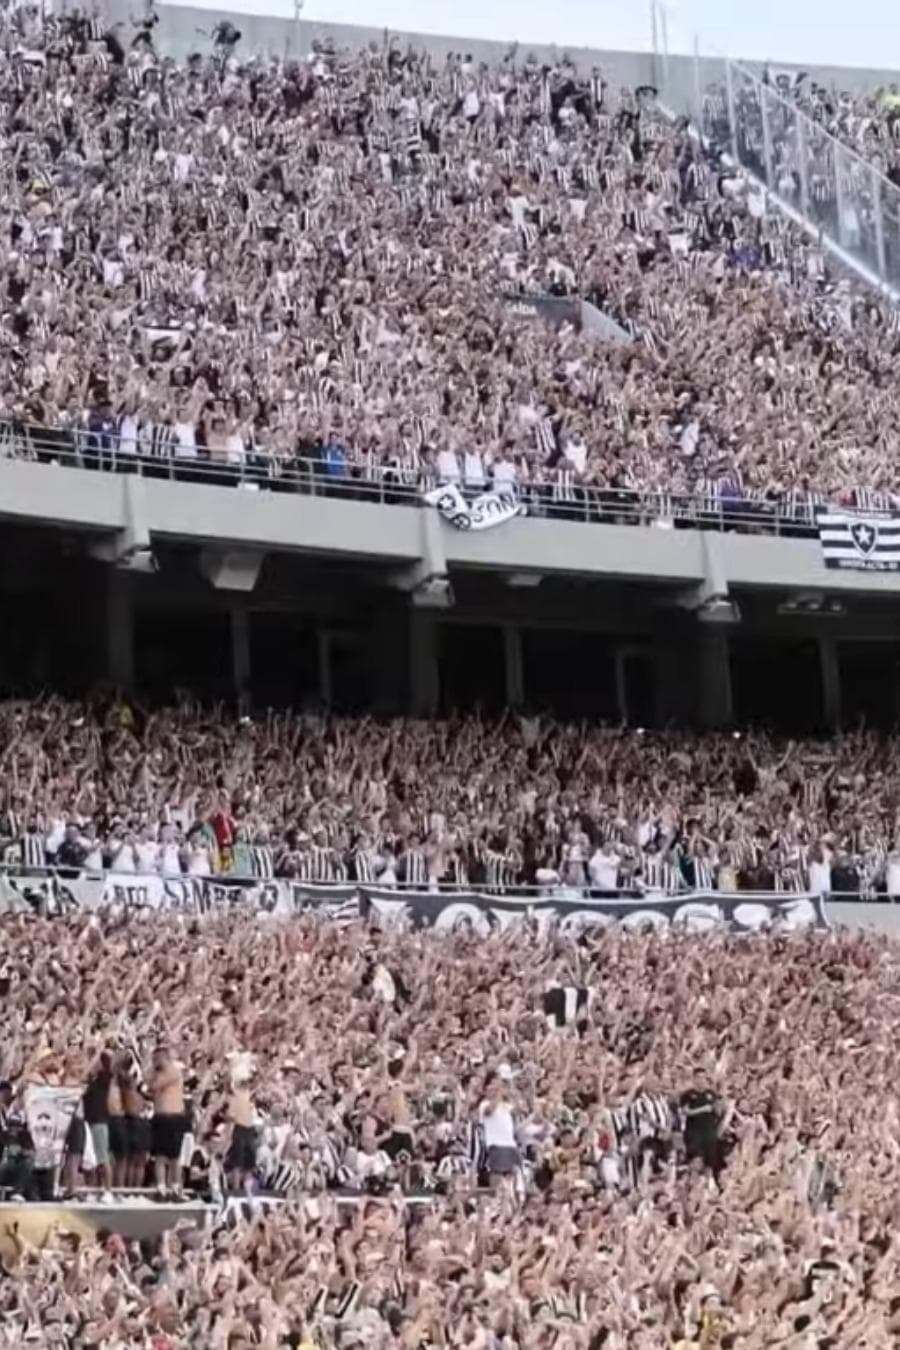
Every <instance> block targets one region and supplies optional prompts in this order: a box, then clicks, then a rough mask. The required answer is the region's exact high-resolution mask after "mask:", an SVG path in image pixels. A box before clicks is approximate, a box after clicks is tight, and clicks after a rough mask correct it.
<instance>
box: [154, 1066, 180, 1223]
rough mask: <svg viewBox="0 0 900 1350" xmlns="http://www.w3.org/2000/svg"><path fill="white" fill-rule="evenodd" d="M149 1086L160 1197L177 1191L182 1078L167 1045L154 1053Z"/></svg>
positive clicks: (155, 1167) (155, 1164) (155, 1165)
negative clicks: (151, 1099)
mask: <svg viewBox="0 0 900 1350" xmlns="http://www.w3.org/2000/svg"><path fill="white" fill-rule="evenodd" d="M148 1087H149V1088H150V1095H151V1097H152V1098H153V1120H152V1122H151V1139H152V1147H153V1168H154V1172H155V1174H156V1189H157V1192H158V1194H159V1195H160V1197H168V1196H173V1195H180V1193H181V1144H182V1140H183V1139H184V1134H185V1115H184V1078H183V1076H182V1073H181V1069H180V1068H179V1067H178V1065H177V1064H176V1063H175V1060H174V1059H173V1057H172V1053H171V1051H170V1050H169V1049H168V1048H167V1047H166V1046H159V1047H158V1048H157V1050H156V1051H155V1053H154V1055H153V1068H152V1070H151V1072H150V1075H149V1078H148Z"/></svg>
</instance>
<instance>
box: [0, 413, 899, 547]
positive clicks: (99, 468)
mask: <svg viewBox="0 0 900 1350" xmlns="http://www.w3.org/2000/svg"><path fill="white" fill-rule="evenodd" d="M3 458H6V459H11V460H26V461H30V462H32V463H39V464H44V465H48V466H66V467H69V468H78V469H83V470H86V471H92V472H100V473H115V474H127V473H132V474H138V475H141V476H143V477H145V478H149V479H162V480H168V481H177V482H181V483H193V484H203V485H205V486H207V487H221V488H227V489H231V490H234V489H237V490H243V491H250V492H278V493H300V494H303V495H309V496H322V497H334V498H340V499H341V500H344V501H358V502H370V503H376V504H380V505H386V506H421V505H423V501H422V493H423V491H425V490H427V489H428V488H431V487H435V486H437V485H438V484H439V483H441V482H443V481H446V480H443V479H439V478H438V477H436V476H435V475H434V473H433V472H432V471H428V470H423V471H421V472H420V473H419V474H418V475H415V476H410V475H408V474H406V473H403V472H401V471H400V470H399V469H394V468H392V467H391V466H390V465H370V464H367V463H365V462H355V461H353V460H352V459H349V458H348V459H347V460H346V462H344V463H343V464H341V465H340V466H338V465H334V464H329V463H328V461H327V460H326V459H324V458H310V457H305V456H303V455H291V456H282V455H276V454H272V453H267V452H264V451H253V450H249V451H247V452H246V453H245V454H244V455H243V456H242V457H241V459H240V461H239V462H236V463H227V462H225V461H224V460H222V461H220V460H216V459H215V458H213V457H211V456H210V455H209V454H208V453H207V452H205V451H203V450H201V451H199V453H198V455H197V457H195V458H193V457H192V458H189V457H187V456H179V455H178V454H177V452H176V453H172V454H167V455H165V456H157V455H148V454H142V453H138V449H137V447H124V446H123V445H122V443H121V442H120V441H119V439H118V438H117V437H113V436H110V437H108V438H106V439H104V438H103V437H101V436H98V435H95V434H92V433H89V432H86V431H84V430H83V429H81V428H70V429H68V430H65V431H63V430H61V431H58V432H48V431H46V430H40V431H39V430H35V429H32V428H30V427H25V426H23V427H20V428H19V429H17V430H16V432H15V433H14V434H12V435H7V437H6V438H5V439H2V440H0V462H2V460H3ZM459 486H460V487H461V489H462V491H463V492H464V493H466V494H471V495H472V496H476V495H478V494H479V493H481V492H484V491H485V490H487V489H489V488H490V487H491V482H490V481H486V482H483V483H466V482H465V481H463V482H460V484H459ZM502 486H503V488H504V490H507V491H508V490H509V489H510V487H511V486H512V487H513V488H514V490H515V491H516V493H517V495H518V497H519V499H520V500H521V502H522V503H523V504H524V506H525V507H526V513H527V515H529V516H531V517H533V518H537V519H547V520H566V521H575V522H581V523H586V524H614V525H644V526H655V527H657V528H660V529H700V530H717V531H739V532H743V533H753V534H774V535H781V536H788V537H794V538H813V537H815V536H816V535H817V524H816V514H817V511H818V510H820V509H822V508H823V507H825V506H826V505H829V504H828V503H826V502H825V501H824V500H821V499H819V498H812V497H810V498H809V500H808V501H802V500H798V494H786V495H785V496H784V497H783V498H780V497H775V496H769V497H766V498H754V497H750V496H748V497H741V496H733V497H732V496H729V497H722V498H719V499H715V498H713V497H711V496H710V494H708V493H704V494H702V495H701V494H691V493H677V492H660V491H656V490H652V489H650V490H648V489H642V488H637V487H630V486H622V487H597V486H594V485H593V484H588V483H584V484H574V485H569V486H566V487H565V488H563V487H561V486H560V484H558V483H554V482H552V481H546V482H531V483H522V484H512V485H511V484H509V483H508V482H504V483H503V484H502ZM848 495H849V496H850V497H851V498H852V497H853V494H848ZM830 505H832V506H833V507H834V509H845V510H849V511H853V510H855V509H860V510H863V511H864V512H865V515H866V516H890V515H892V514H893V513H892V512H891V511H889V510H879V509H877V508H872V507H871V506H869V505H868V504H866V503H865V502H864V501H863V504H861V505H860V506H859V507H858V508H857V506H856V504H855V500H850V501H847V502H844V503H840V504H838V503H832V504H830Z"/></svg>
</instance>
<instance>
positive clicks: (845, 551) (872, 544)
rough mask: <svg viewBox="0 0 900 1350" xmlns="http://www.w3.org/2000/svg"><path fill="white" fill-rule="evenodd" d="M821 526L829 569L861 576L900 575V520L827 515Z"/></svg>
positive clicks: (826, 562) (820, 539) (820, 533)
mask: <svg viewBox="0 0 900 1350" xmlns="http://www.w3.org/2000/svg"><path fill="white" fill-rule="evenodd" d="M818 525H819V542H820V543H821V545H822V554H823V557H824V559H825V566H826V567H837V568H843V569H850V570H853V571H861V572H896V571H900V516H880V517H879V516H855V515H841V514H838V513H836V512H831V511H823V512H821V513H820V514H819V517H818Z"/></svg>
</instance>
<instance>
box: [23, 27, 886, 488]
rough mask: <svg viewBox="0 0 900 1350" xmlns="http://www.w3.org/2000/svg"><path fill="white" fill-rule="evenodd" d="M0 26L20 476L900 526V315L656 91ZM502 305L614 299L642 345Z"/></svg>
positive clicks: (618, 314) (514, 73)
mask: <svg viewBox="0 0 900 1350" xmlns="http://www.w3.org/2000/svg"><path fill="white" fill-rule="evenodd" d="M0 23H2V25H3V26H4V27H5V29H6V32H7V36H8V39H9V40H8V41H7V43H6V44H5V46H4V49H3V51H2V53H0V92H2V100H0V102H2V124H0V135H2V139H3V148H4V154H3V163H2V166H0V174H2V188H3V198H2V210H0V234H2V235H3V236H5V237H6V238H7V240H8V246H7V251H6V258H5V262H4V275H3V277H2V278H0V285H2V287H3V289H4V292H5V295H4V303H3V307H2V317H0V405H2V409H3V411H4V412H5V415H6V417H5V422H4V427H5V431H4V437H3V440H4V444H5V447H6V449H7V450H8V452H9V453H25V454H32V455H35V456H37V457H38V458H43V459H54V458H60V457H62V456H63V455H64V454H65V453H66V452H67V451H68V452H73V453H77V454H78V456H80V457H81V459H82V460H83V462H85V463H92V464H100V465H109V466H111V465H112V464H113V462H117V463H119V464H120V465H122V466H124V467H129V466H132V467H133V466H134V465H135V464H136V463H137V461H138V459H139V458H141V459H143V460H144V461H145V463H148V464H149V465H150V469H151V471H153V468H154V466H155V468H156V470H157V471H159V472H165V471H168V467H169V466H170V465H172V464H174V465H176V466H177V467H178V468H179V471H182V472H184V473H185V474H187V475H188V476H191V475H192V474H195V473H197V472H199V471H200V470H203V471H205V472H216V473H220V474H222V475H223V476H227V475H229V474H233V473H241V472H242V473H245V474H247V475H249V476H250V477H251V479H254V480H255V481H257V482H262V481H265V482H274V483H276V484H278V483H284V482H286V480H287V479H288V478H289V477H290V471H291V469H292V468H294V467H296V464H297V462H298V456H299V457H300V458H301V459H303V461H304V463H305V462H306V461H305V457H306V456H312V457H313V458H314V460H315V462H316V465H317V469H316V472H319V473H321V474H322V475H323V476H326V477H327V478H329V479H331V480H332V481H335V482H339V481H341V480H345V479H347V478H350V477H352V476H354V475H358V476H362V477H365V478H367V479H372V478H374V479H376V480H378V481H380V482H384V481H387V482H389V483H395V484H406V485H411V484H416V485H422V484H424V485H428V484H433V483H434V482H436V481H447V482H460V483H462V484H463V485H465V486H466V487H468V488H471V489H473V490H476V489H478V488H481V487H483V486H484V485H485V484H487V483H491V482H493V483H500V484H504V485H506V484H509V483H516V484H518V485H520V486H522V487H524V488H526V489H527V488H528V487H529V486H530V485H533V484H535V483H543V484H547V485H549V487H550V488H552V489H554V490H555V491H556V492H557V494H558V495H560V496H561V497H566V496H567V495H568V494H570V493H577V492H579V491H581V490H582V489H584V488H595V489H597V490H603V491H610V490H612V491H616V490H619V491H626V490H638V489H645V490H650V491H656V492H659V493H664V494H666V495H667V496H668V495H669V494H677V493H687V494H689V495H690V496H691V497H692V498H695V499H697V500H698V501H702V502H703V503H709V502H714V503H716V502H726V503H727V502H732V503H733V502H735V501H746V502H778V503H788V504H789V505H791V508H792V510H796V511H800V510H802V509H808V508H809V505H810V503H811V502H815V501H816V500H819V499H820V498H821V497H822V496H823V495H824V496H828V497H830V498H833V499H838V500H852V501H856V500H857V499H858V498H859V499H860V500H861V504H862V505H869V506H871V505H889V504H890V503H891V501H892V500H893V498H892V495H891V494H892V493H893V491H894V489H895V487H896V483H895V474H894V468H893V462H894V457H895V440H896V433H895V431H894V425H895V422H896V418H895V416H894V412H895V409H894V393H893V367H894V363H895V347H896V335H895V333H894V324H893V312H892V311H890V310H888V309H885V308H881V307H879V306H878V305H877V304H876V303H875V302H874V301H873V300H871V299H870V298H868V297H866V296H865V295H863V294H857V293H855V292H853V291H851V290H850V289H849V287H847V286H846V285H845V283H843V282H837V281H834V280H833V279H829V278H828V277H827V275H826V272H825V268H824V264H823V261H822V258H821V256H820V253H819V251H818V249H817V248H816V247H815V246H814V245H813V244H812V243H811V242H810V241H809V239H808V238H807V237H806V236H803V235H800V234H797V233H796V232H794V230H793V227H791V226H790V225H789V224H788V223H787V222H786V221H785V220H784V219H783V218H782V217H780V216H778V215H777V214H766V212H765V210H764V203H763V201H762V199H761V198H760V197H759V196H757V195H756V194H755V193H754V192H753V191H749V190H748V188H747V184H746V183H745V182H744V180H743V179H742V178H741V177H740V175H739V174H736V173H734V172H731V171H729V170H727V169H724V168H722V167H721V165H720V164H719V163H717V162H716V160H715V158H714V157H713V158H711V157H710V156H709V155H708V154H707V152H706V150H705V149H704V148H703V147H702V146H701V144H700V142H699V141H698V139H697V138H696V136H695V135H694V134H693V132H692V131H691V130H690V128H688V126H687V125H686V123H684V122H680V123H677V124H676V125H671V124H670V123H668V122H667V121H665V120H664V119H663V118H662V117H661V116H660V115H659V113H658V111H657V109H656V104H655V100H654V98H653V91H652V90H649V89H644V90H638V91H637V92H629V91H624V90H623V91H611V90H610V89H609V88H608V87H607V86H606V84H605V82H604V79H603V76H602V73H601V72H600V71H595V72H593V74H591V75H588V74H587V73H586V72H582V73H578V72H577V71H576V70H575V68H574V67H573V66H572V65H571V64H570V63H569V62H568V61H567V59H565V58H560V59H559V60H558V61H557V62H556V63H555V64H552V65H549V66H541V65H540V64H538V62H537V61H536V60H535V59H534V58H532V57H530V56H529V55H528V54H527V53H524V52H518V51H512V52H511V53H510V55H509V56H508V58H507V59H506V60H505V61H504V62H501V63H500V64H498V65H497V66H495V67H492V68H488V67H485V66H481V65H478V64H476V63H474V62H473V61H472V60H471V59H470V58H469V57H468V56H467V55H466V54H465V52H464V51H461V52H460V53H458V54H455V55H453V56H451V57H449V58H448V59H447V60H446V62H445V63H443V64H436V63H435V62H433V61H432V60H431V59H430V58H429V56H428V55H426V54H424V53H421V52H415V51H407V50H405V49H401V48H400V47H398V46H397V45H396V44H392V43H387V44H385V45H384V46H378V47H377V48H371V49H367V50H364V51H356V52H348V51H341V50H333V49H331V48H330V47H328V46H327V45H325V46H321V47H318V48H317V49H316V50H315V51H314V52H313V54H312V56H311V58H310V59H309V61H306V62H303V63H291V62H285V61H281V60H278V59H271V60H269V59H263V58H254V59H252V60H248V61H241V60H240V45H239V43H238V44H237V46H236V47H235V46H232V47H231V48H230V49H229V50H228V51H225V50H223V47H222V44H221V43H219V44H217V46H216V50H215V51H214V52H213V53H212V54H210V55H207V56H198V57H196V58H194V59H192V60H190V61H189V62H188V63H187V64H186V65H185V66H182V67H178V66H177V65H176V64H175V63H173V62H172V61H171V60H167V59H162V58H161V57H160V56H159V55H158V54H157V52H156V51H155V49H154V45H153V30H152V27H150V28H149V29H147V28H141V29H139V30H138V31H137V32H136V34H135V35H134V36H133V35H132V34H131V33H127V32H125V31H124V30H123V29H114V30H111V31H110V32H108V33H106V35H105V36H104V35H103V31H102V26H98V25H96V24H93V23H91V22H90V21H88V20H87V19H85V18H83V17H82V16H79V15H77V14H76V15H74V16H63V17H58V16H54V15H52V14H49V15H46V16H43V17H42V16H40V15H39V14H38V13H37V12H36V11H35V10H33V9H30V8H28V7H20V8H18V9H16V10H5V11H4V13H3V15H2V16H0ZM229 52H230V54H229ZM510 291H512V292H521V291H528V292H533V291H539V292H544V291H551V292H555V293H573V294H576V295H580V296H583V297H588V298H590V299H591V300H592V301H593V302H595V304H596V305H597V306H599V307H600V308H601V309H603V310H605V311H606V313H607V314H608V315H610V316H612V317H613V318H615V319H616V320H617V321H618V322H619V323H620V324H621V325H622V326H623V327H624V328H625V329H626V330H627V331H628V332H629V333H631V334H632V335H633V336H634V337H635V338H636V339H637V340H636V341H634V342H632V343H627V344H624V345H618V344H609V343H607V342H604V341H601V340H600V339H598V338H597V337H595V336H593V335H592V334H591V333H589V332H588V331H587V330H586V329H585V330H583V331H578V330H577V329H576V328H575V327H573V326H572V325H568V324H566V325H563V326H562V327H561V328H560V329H558V330H554V329H553V328H552V327H550V326H547V325H544V324H543V323H537V322H533V321H528V320H526V319H524V318H523V316H522V315H521V314H520V313H518V312H516V310H515V309H514V308H513V307H511V306H510V305H509V304H507V303H506V302H505V301H504V300H503V299H502V296H503V294H504V293H507V292H510ZM701 333H702V337H703V340H702V342H699V341H698V335H699V334H701ZM854 494H856V495H854Z"/></svg>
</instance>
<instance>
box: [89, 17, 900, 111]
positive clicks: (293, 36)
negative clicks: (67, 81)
mask: <svg viewBox="0 0 900 1350" xmlns="http://www.w3.org/2000/svg"><path fill="white" fill-rule="evenodd" d="M108 12H110V13H111V14H112V16H113V17H114V18H117V19H122V20H125V21H126V22H129V21H130V18H131V14H132V12H134V11H133V7H132V6H131V5H130V4H129V3H128V2H127V0H111V2H110V4H109V5H108ZM159 15H160V26H159V28H158V30H157V33H158V36H159V40H160V43H161V45H162V47H163V49H164V50H165V51H166V52H167V53H169V54H171V55H173V56H176V57H178V58H179V59H183V58H184V57H185V56H187V55H188V54H189V53H190V52H191V51H198V50H203V49H204V48H205V47H206V48H208V46H209V42H208V39H206V38H204V37H203V36H201V34H200V33H198V31H197V30H198V29H201V30H203V31H204V32H208V31H209V29H210V28H211V27H212V25H213V23H214V22H215V21H216V19H219V18H225V19H229V20H230V21H231V22H232V23H233V24H234V25H235V27H237V28H239V29H240V30H241V33H242V41H241V48H240V50H241V51H243V52H244V53H246V54H250V53H254V52H266V53H277V54H280V55H298V54H305V53H306V52H308V51H309V49H310V45H311V43H312V41H313V39H314V38H324V37H331V38H333V39H334V41H335V42H336V43H337V44H338V45H340V46H350V47H357V46H362V45H365V44H367V43H369V42H378V43H381V42H383V41H384V37H385V30H384V29H383V28H379V27H372V28H363V27H357V26H355V25H349V24H328V23H315V22H309V23H308V22H306V21H305V20H302V19H301V20H300V21H299V22H296V23H295V22H294V20H293V19H277V18H267V17H262V16H259V15H247V14H241V13H240V12H239V11H236V10H228V9H224V8H223V9H222V10H208V9H194V8H192V7H191V6H188V5H168V4H162V5H160V7H159ZM393 36H395V37H396V38H398V39H399V40H400V41H401V42H404V43H406V42H411V43H412V44H413V46H415V47H417V48H426V49H427V50H428V51H430V52H432V53H433V54H434V56H435V57H436V58H438V59H441V60H442V59H443V58H444V57H445V56H446V54H447V52H449V51H460V50H463V51H465V52H468V53H470V54H471V55H472V56H473V58H474V59H476V60H483V61H489V62H491V61H497V60H499V59H501V58H502V57H503V55H504V54H505V53H506V51H507V50H508V44H507V43H504V42H487V41H479V40H474V39H469V38H466V37H465V36H435V35H433V34H422V33H407V32H401V33H396V34H394V35H393ZM523 50H525V51H534V52H535V53H536V55H538V56H539V57H544V56H546V57H553V55H554V54H556V55H558V54H559V50H560V49H558V48H554V47H550V46H541V45H539V44H537V45H534V44H529V45H527V46H525V47H524V48H523ZM565 50H566V51H567V52H568V54H569V55H570V56H571V57H572V59H573V60H574V61H575V62H576V64H577V65H578V66H579V67H580V68H581V69H585V70H590V68H591V67H592V66H594V65H599V66H601V67H602V68H603V71H604V74H605V75H606V78H607V79H608V81H609V83H610V85H611V86H613V87H630V88H633V87H635V86H636V85H639V84H653V85H655V86H656V87H657V88H658V89H660V91H661V92H663V93H665V95H666V97H667V100H668V101H669V102H670V103H671V104H672V105H673V106H675V107H679V108H683V107H689V106H691V104H692V102H693V98H694V91H695V90H696V88H697V83H698V80H699V84H700V87H701V88H705V87H706V85H708V84H710V83H714V82H715V81H717V80H720V79H722V78H723V75H722V62H721V61H720V60H717V59H715V58H713V57H705V58H702V59H701V61H700V65H699V69H698V68H697V67H696V65H695V62H694V59H693V57H690V56H670V57H669V58H668V60H667V61H665V62H663V61H662V60H657V59H656V58H655V57H654V56H653V54H652V53H650V52H621V51H603V50H598V49H595V48H589V47H568V48H566V49H565ZM773 58H774V61H775V64H776V65H779V66H780V65H781V63H779V62H778V61H777V53H773ZM744 64H746V65H747V66H748V68H750V69H752V70H755V71H760V70H761V69H762V66H761V63H760V62H751V61H747V62H745V63H744ZM783 68H784V69H791V68H792V67H790V66H789V65H785V66H784V67H783ZM793 68H795V69H796V67H793ZM804 69H805V70H807V72H808V73H809V75H810V77H811V78H812V79H814V80H816V81H818V82H819V83H824V84H826V85H834V86H835V87H836V88H838V89H848V90H849V89H854V90H865V89H872V88H874V87H876V86H878V85H881V84H887V83H889V82H891V81H892V80H896V79H897V78H898V74H897V72H896V71H895V70H884V69H882V70H876V69H870V70H866V69H854V68H842V67H838V66H806V67H804Z"/></svg>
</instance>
